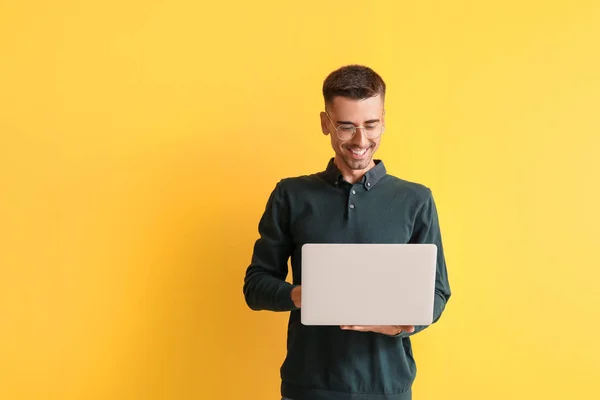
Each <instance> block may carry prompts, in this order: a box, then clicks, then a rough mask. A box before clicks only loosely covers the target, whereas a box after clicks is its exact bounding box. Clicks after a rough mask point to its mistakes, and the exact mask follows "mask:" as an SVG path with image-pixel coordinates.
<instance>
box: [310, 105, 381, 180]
mask: <svg viewBox="0 0 600 400" xmlns="http://www.w3.org/2000/svg"><path fill="white" fill-rule="evenodd" d="M327 114H329V117H328V116H327ZM327 114H326V113H325V112H322V113H321V129H322V130H323V134H325V135H327V134H329V136H330V137H331V147H332V148H333V151H334V152H335V154H336V157H335V158H336V161H337V162H338V165H341V164H340V162H342V163H344V164H345V165H346V166H347V167H348V168H349V169H350V170H365V169H367V168H369V167H372V166H373V155H374V154H375V152H376V151H377V149H378V148H379V143H380V141H381V133H383V128H384V110H383V100H382V98H381V96H379V95H378V96H375V97H370V98H367V99H362V100H353V99H348V98H346V97H340V96H336V97H334V99H333V101H332V103H331V105H329V107H328V108H327ZM330 119H331V120H330ZM352 125H353V126H355V127H358V126H361V127H364V128H366V129H356V133H355V134H354V136H353V137H352V138H350V139H347V140H344V139H345V138H343V139H340V138H339V137H338V134H339V135H341V136H344V135H347V132H348V128H350V127H351V126H352ZM336 127H338V132H337V133H336V129H335V128H336ZM374 136H376V137H374Z"/></svg>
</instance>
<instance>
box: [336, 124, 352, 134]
mask: <svg viewBox="0 0 600 400" xmlns="http://www.w3.org/2000/svg"><path fill="white" fill-rule="evenodd" d="M339 129H340V130H341V131H344V132H352V130H353V129H354V126H352V125H340V126H339Z"/></svg>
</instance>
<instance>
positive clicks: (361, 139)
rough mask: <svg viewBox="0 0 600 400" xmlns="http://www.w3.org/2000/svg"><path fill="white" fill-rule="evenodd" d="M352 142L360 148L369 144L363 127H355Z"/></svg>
mask: <svg viewBox="0 0 600 400" xmlns="http://www.w3.org/2000/svg"><path fill="white" fill-rule="evenodd" d="M352 144H353V145H355V146H356V147H360V148H364V147H366V146H367V145H368V144H369V139H368V138H367V134H366V132H365V130H364V129H363V128H357V129H356V133H355V134H354V136H353V137H352Z"/></svg>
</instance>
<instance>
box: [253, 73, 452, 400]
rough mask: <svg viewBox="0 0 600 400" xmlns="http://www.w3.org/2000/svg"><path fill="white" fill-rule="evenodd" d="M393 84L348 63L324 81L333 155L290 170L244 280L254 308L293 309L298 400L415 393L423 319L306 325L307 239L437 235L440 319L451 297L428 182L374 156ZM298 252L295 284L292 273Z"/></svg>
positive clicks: (292, 358)
mask: <svg viewBox="0 0 600 400" xmlns="http://www.w3.org/2000/svg"><path fill="white" fill-rule="evenodd" d="M385 90H386V85H385V83H384V81H383V80H382V79H381V77H380V76H379V75H378V74H377V73H376V72H374V71H373V70H372V69H370V68H368V67H364V66H358V65H350V66H345V67H342V68H340V69H338V70H336V71H333V72H332V73H331V74H330V75H329V76H328V77H327V78H326V79H325V82H324V84H323V96H324V100H325V110H324V111H323V112H321V115H320V117H321V129H322V131H323V134H324V135H329V136H330V138H331V147H332V148H333V151H334V153H335V156H334V157H333V158H332V159H331V160H329V163H328V164H327V167H326V169H325V170H324V171H321V172H318V173H314V174H311V175H305V176H299V177H293V178H285V179H282V180H281V181H280V182H279V183H277V185H276V186H275V188H274V190H273V192H272V193H271V195H270V197H269V199H268V202H267V205H266V209H265V211H264V214H263V216H262V218H261V220H260V222H259V234H260V237H259V239H258V240H257V241H256V243H255V247H254V253H253V255H252V260H251V263H250V265H249V266H248V268H247V271H246V276H245V280H244V295H245V299H246V302H247V304H248V306H249V307H250V308H251V309H253V310H271V311H291V312H290V317H289V323H288V336H287V356H286V358H285V360H284V362H283V365H282V366H281V379H282V382H281V394H282V396H283V397H284V398H286V399H292V400H351V399H352V400H355V399H362V400H375V399H377V400H406V399H411V393H412V390H411V388H412V385H413V382H414V379H415V373H416V365H415V361H414V359H413V354H412V347H411V342H410V337H411V336H412V335H414V334H415V333H417V332H420V331H422V330H423V329H425V328H426V326H342V327H332V326H304V325H302V324H301V323H300V310H301V304H300V299H301V290H302V288H301V286H300V282H301V270H300V263H301V260H300V254H301V253H300V252H301V247H302V245H303V244H305V243H309V242H310V243H434V244H436V245H437V247H438V255H437V267H436V268H437V270H436V285H435V303H434V322H436V321H437V320H438V319H439V318H440V316H441V314H442V312H443V310H444V308H445V306H446V303H447V301H448V299H449V298H450V286H449V282H448V276H447V271H446V263H445V259H444V252H443V247H442V239H441V234H440V228H439V224H438V217H437V211H436V206H435V202H434V200H433V197H432V193H431V191H430V189H428V188H427V187H425V186H423V185H420V184H417V183H412V182H407V181H405V180H402V179H399V178H396V177H394V176H392V175H389V174H387V172H386V169H385V166H384V164H383V162H382V161H381V160H377V159H374V158H373V156H374V154H375V152H376V151H377V149H378V148H379V145H380V143H381V135H382V134H383V132H384V129H385V110H384V101H385ZM290 257H291V262H292V274H293V284H290V283H288V282H286V281H285V279H286V276H287V274H288V267H287V265H288V263H287V262H288V259H289V258H290Z"/></svg>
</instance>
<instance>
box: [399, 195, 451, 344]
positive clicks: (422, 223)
mask: <svg viewBox="0 0 600 400" xmlns="http://www.w3.org/2000/svg"><path fill="white" fill-rule="evenodd" d="M410 243H432V244H435V245H436V246H437V262H436V277H435V297H434V303H433V323H435V322H437V321H438V320H439V319H440V317H441V316H442V313H443V312H444V309H445V308H446V304H447V303H448V300H449V299H450V295H451V291H450V283H449V281H448V271H447V269H446V260H445V257H444V247H443V245H442V234H441V230H440V224H439V220H438V213H437V208H436V205H435V201H434V199H433V195H432V193H431V191H430V190H429V195H428V196H427V198H426V200H425V202H424V203H423V205H422V206H421V208H420V210H419V212H418V213H417V217H416V219H415V225H414V230H413V234H412V237H411V240H410ZM427 327H428V325H417V326H415V330H414V332H412V333H407V332H402V333H400V334H399V335H397V336H399V337H407V336H411V335H414V334H416V333H418V332H421V331H422V330H424V329H426V328H427Z"/></svg>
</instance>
